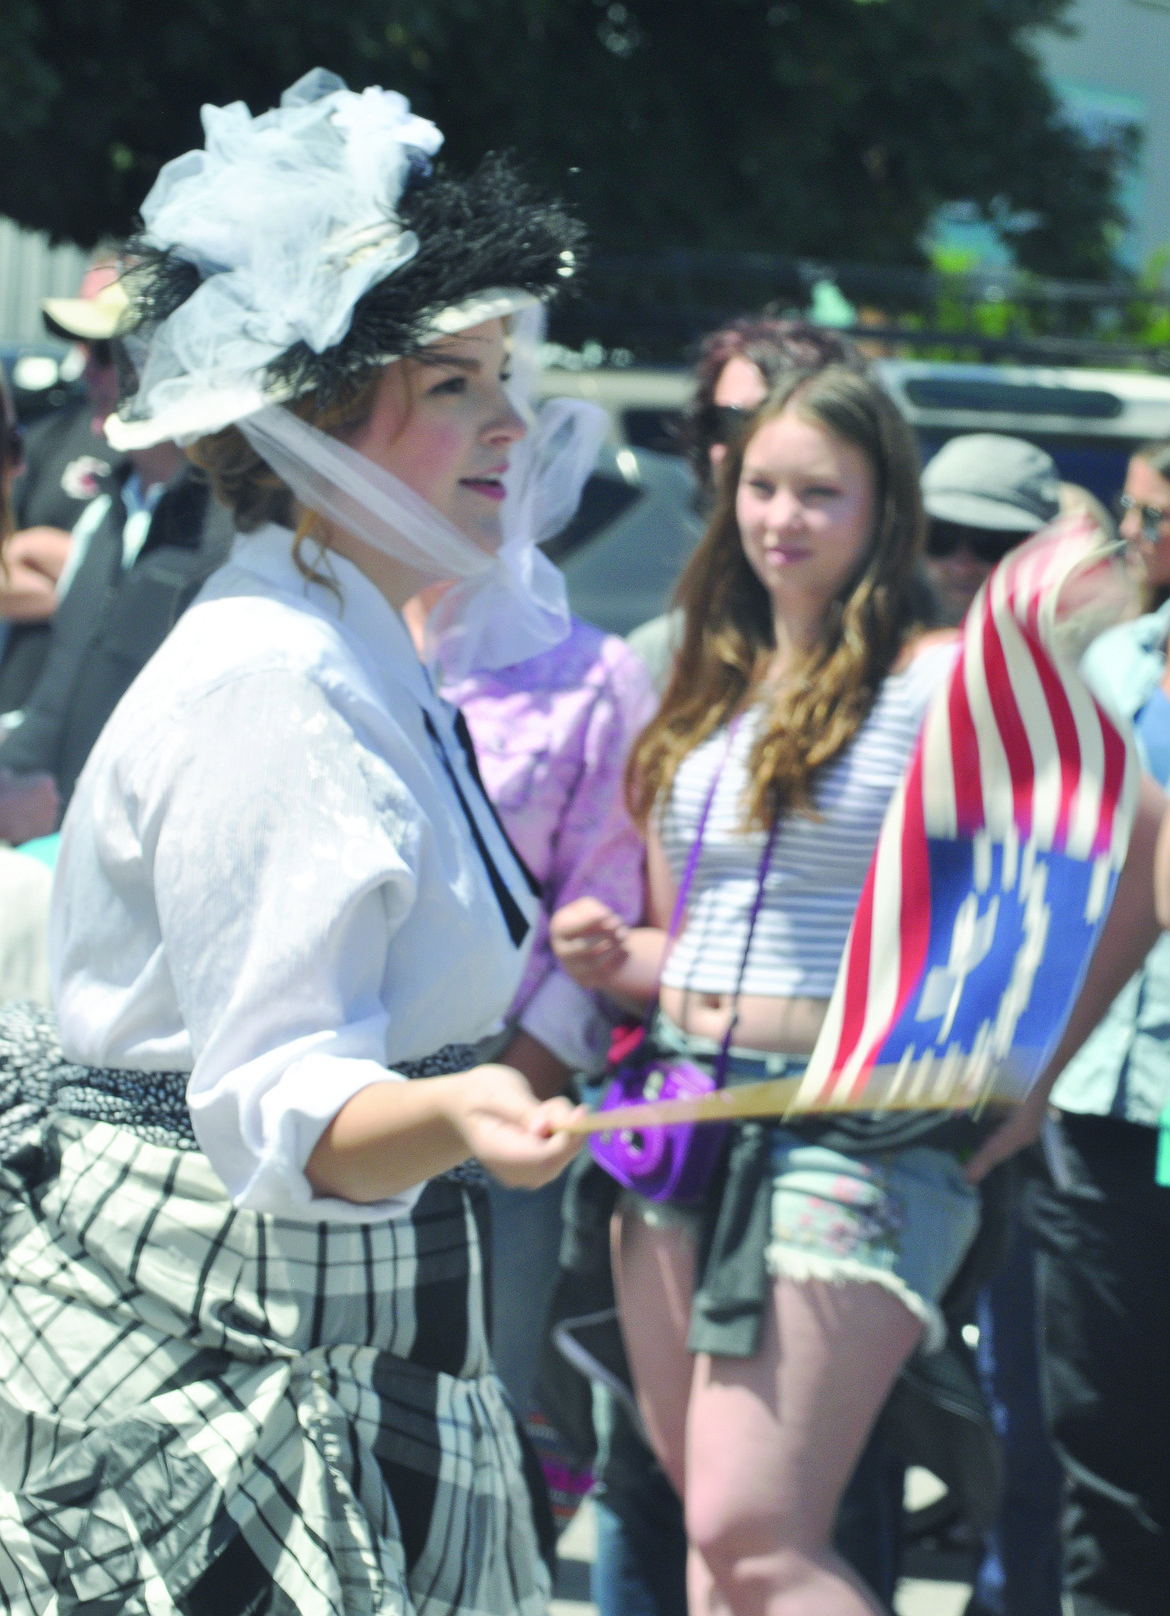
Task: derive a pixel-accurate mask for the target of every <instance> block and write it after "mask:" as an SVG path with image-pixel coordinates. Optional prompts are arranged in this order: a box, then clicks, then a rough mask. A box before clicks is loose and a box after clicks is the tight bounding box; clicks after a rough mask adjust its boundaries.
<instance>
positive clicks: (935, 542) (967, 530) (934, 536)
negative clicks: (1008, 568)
mask: <svg viewBox="0 0 1170 1616" xmlns="http://www.w3.org/2000/svg"><path fill="white" fill-rule="evenodd" d="M1027 537H1028V535H1027V534H1026V533H996V532H992V531H991V530H990V529H988V528H983V527H962V526H960V524H959V523H958V522H939V521H934V522H932V523H931V524H930V532H929V533H928V534H927V538H926V553H927V555H928V556H930V557H931V558H932V560H935V561H945V559H946V558H947V556H952V555H954V554H955V552H956V551H957V550H969V551H970V552H971V554H972V555H973V556H974V557H975V559H976V560H977V561H983V562H986V563H987V564H988V565H989V566H994V565H995V563H996V562H997V561H1002V560H1003V558H1004V556H1005V555H1007V553H1008V551H1009V550H1014V549H1015V547H1016V545H1017V544H1022V543H1023V542H1024V540H1025V539H1026V538H1027Z"/></svg>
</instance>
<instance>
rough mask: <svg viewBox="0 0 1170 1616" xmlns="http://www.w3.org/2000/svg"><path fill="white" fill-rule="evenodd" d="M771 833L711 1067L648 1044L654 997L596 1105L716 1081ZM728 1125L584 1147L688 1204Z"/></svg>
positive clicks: (653, 1197) (699, 836)
mask: <svg viewBox="0 0 1170 1616" xmlns="http://www.w3.org/2000/svg"><path fill="white" fill-rule="evenodd" d="M738 723H739V720H738V719H736V720H735V721H734V722H733V723H732V725H731V727H730V730H729V732H728V736H727V747H726V750H725V751H724V754H723V758H722V760H721V762H720V764H719V767H718V769H717V770H716V771H715V777H714V779H713V780H712V782H711V787H710V789H709V791H708V792H707V797H706V801H705V802H704V803H703V810H702V813H701V814H700V815H699V826H698V830H697V832H696V834H695V840H694V844H693V845H692V847H691V851H690V854H689V856H688V858H687V863H686V868H685V870H684V871H683V878H682V880H681V882H680V883H679V889H678V897H677V899H676V900H675V905H674V913H673V914H672V915H671V918H670V928H669V930H668V931H667V934H666V943H665V946H664V947H663V950H662V961H661V963H660V965H659V967H658V975H659V978H660V979H661V976H662V969H663V966H664V965H665V964H666V956H667V954H668V953H669V952H670V946H671V944H672V943H673V942H674V939H675V938H676V937H677V935H678V933H679V930H680V928H681V926H682V919H683V915H684V913H685V912H686V904H687V898H688V896H689V895H690V890H691V884H692V882H693V881H694V878H695V871H696V870H697V869H698V867H699V858H700V855H701V853H702V850H703V835H704V832H705V831H706V828H707V818H708V816H709V814H710V812H711V804H712V803H713V802H714V800H715V790H716V787H717V786H718V784H719V779H720V776H721V775H722V773H723V768H724V765H725V764H726V762H727V758H728V754H729V753H730V751H731V745H732V741H733V740H734V739H735V731H736V728H737V727H738ZM775 840H776V826H775V825H773V826H772V829H771V830H770V831H769V833H768V839H767V842H766V843H765V846H764V852H763V855H762V857H761V859H760V869H759V875H758V879H757V881H756V896H755V902H754V903H753V905H752V912H751V918H750V920H749V921H748V932H747V940H746V942H745V943H744V950H743V957H742V959H741V960H740V963H739V974H738V977H737V979H736V984H735V999H734V1006H735V1008H733V1011H732V1015H731V1019H730V1020H729V1022H728V1024H727V1031H726V1032H725V1033H724V1035H723V1043H722V1045H721V1046H720V1049H719V1055H718V1057H717V1059H716V1062H715V1070H714V1071H713V1072H705V1071H704V1070H703V1068H702V1067H701V1066H698V1065H696V1064H695V1062H694V1061H692V1060H688V1059H687V1058H686V1056H685V1055H677V1054H663V1053H660V1052H659V1051H656V1050H655V1048H654V1043H653V1039H652V1038H651V1037H650V1025H651V1022H652V1021H653V1018H654V1013H655V1010H656V1008H657V1004H656V1003H655V1004H652V1005H651V1006H650V1009H649V1010H648V1011H647V1014H646V1019H645V1021H644V1022H643V1024H642V1028H641V1037H640V1038H639V1039H638V1042H637V1046H636V1047H635V1048H634V1049H633V1050H632V1051H631V1052H630V1053H629V1054H628V1055H626V1057H625V1059H624V1060H622V1061H621V1062H620V1063H619V1064H618V1065H617V1066H616V1067H615V1068H614V1070H613V1071H612V1072H611V1073H610V1076H609V1082H608V1083H607V1085H606V1088H605V1092H604V1094H603V1095H602V1098H601V1104H600V1106H599V1107H598V1110H599V1111H612V1110H614V1109H616V1108H617V1107H618V1106H627V1105H639V1104H650V1103H651V1102H652V1101H655V1100H685V1099H697V1098H699V1097H700V1096H702V1095H704V1094H711V1093H713V1092H714V1090H716V1089H720V1088H722V1087H723V1083H724V1078H725V1076H726V1072H727V1061H728V1056H729V1054H730V1050H731V1038H732V1034H733V1032H734V1031H735V1023H736V1019H737V1015H738V1004H739V994H740V988H741V987H742V985H743V977H744V971H745V970H746V969H747V961H748V953H749V951H750V950H751V946H752V937H753V935H754V933H755V929H756V921H757V919H758V918H759V913H760V906H761V904H762V903H763V899H764V881H765V879H766V877H767V874H768V866H769V864H770V863H771V859H772V848H773V845H774V843H775ZM729 1127H730V1124H729V1123H726V1122H704V1123H694V1122H679V1123H673V1124H671V1125H670V1126H669V1127H663V1126H656V1127H649V1128H622V1129H615V1130H614V1132H612V1133H597V1134H593V1135H592V1137H591V1138H590V1141H589V1148H590V1150H591V1151H592V1152H593V1156H594V1159H595V1160H596V1161H597V1163H598V1164H599V1166H601V1167H604V1168H605V1171H606V1172H607V1173H608V1174H609V1175H610V1177H611V1178H616V1179H617V1181H618V1183H619V1184H622V1185H624V1186H625V1188H626V1189H629V1190H634V1191H636V1193H637V1194H639V1195H644V1196H645V1197H646V1198H647V1200H650V1201H673V1202H674V1203H675V1204H676V1205H678V1206H693V1205H695V1204H696V1203H697V1202H699V1201H701V1200H702V1199H703V1196H704V1194H705V1193H706V1190H707V1186H708V1184H709V1183H710V1182H711V1177H712V1174H713V1173H714V1171H715V1168H716V1166H717V1165H718V1162H719V1157H720V1153H721V1152H722V1150H723V1146H724V1142H725V1140H726V1138H727V1132H728V1128H729Z"/></svg>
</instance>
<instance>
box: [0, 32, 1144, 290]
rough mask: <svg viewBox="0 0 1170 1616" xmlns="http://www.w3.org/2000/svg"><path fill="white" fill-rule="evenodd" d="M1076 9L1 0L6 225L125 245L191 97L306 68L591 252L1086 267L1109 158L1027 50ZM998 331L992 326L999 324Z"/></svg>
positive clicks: (1098, 258) (191, 114)
mask: <svg viewBox="0 0 1170 1616" xmlns="http://www.w3.org/2000/svg"><path fill="white" fill-rule="evenodd" d="M1067 9H1068V0H945V4H942V3H939V0H799V3H797V0H342V3H338V0H328V3H326V0H295V4H293V5H289V4H288V3H287V0H234V3H232V4H229V3H228V0H167V4H166V5H165V6H162V5H159V4H158V3H157V0H5V5H4V7H3V9H2V10H0V139H2V140H3V142H4V145H5V147H6V149H7V161H5V162H4V163H2V164H0V213H6V214H9V215H11V216H12V217H14V218H16V219H18V220H19V221H20V222H21V223H24V224H27V225H31V226H38V227H42V228H46V229H48V230H50V231H51V232H52V233H53V234H54V235H56V236H57V237H61V238H72V239H75V240H78V241H81V242H90V241H93V240H94V239H95V238H96V237H98V236H99V235H101V234H104V233H108V232H121V231H124V230H125V229H126V228H127V227H128V225H129V224H130V221H131V219H132V216H133V214H134V211H135V209H136V207H137V206H138V204H139V202H140V201H141V198H142V196H143V195H144V193H145V191H146V189H147V188H148V186H149V184H150V183H151V181H152V179H153V178H154V175H155V174H156V173H157V171H158V168H159V165H160V164H161V163H162V162H164V161H165V160H166V159H167V158H169V157H171V156H173V155H175V154H176V153H178V152H180V151H183V150H185V149H187V148H188V147H190V146H191V145H192V144H194V143H196V142H197V141H198V139H199V126H198V107H199V104H200V103H201V102H203V101H208V100H210V101H215V102H222V101H226V100H232V99H236V98H242V99H244V100H246V101H247V102H248V104H249V105H250V106H252V108H253V109H254V110H258V109H260V108H261V107H263V106H266V105H269V104H271V102H272V101H273V99H274V97H275V96H276V95H277V94H278V93H279V91H280V89H281V88H283V87H284V86H285V85H286V84H288V83H289V82H290V81H291V80H292V79H293V78H295V77H296V76H297V75H298V74H299V73H300V72H302V71H304V70H305V69H306V68H308V67H310V66H312V65H314V64H315V63H318V62H320V63H321V64H323V65H326V66H330V67H332V68H334V69H335V70H336V71H338V72H340V73H342V74H343V75H345V77H346V78H347V79H348V80H349V82H350V83H351V85H353V86H354V87H355V88H358V87H361V86H362V85H365V84H370V83H383V84H388V85H393V86H395V87H397V88H400V89H402V90H403V91H405V92H406V93H407V94H408V95H409V96H410V97H411V99H412V101H413V102H414V103H415V105H416V106H417V107H418V108H419V110H420V111H423V112H426V113H428V114H430V115H431V116H433V117H434V118H435V120H436V121H437V122H438V123H439V125H440V127H441V128H442V129H443V130H444V131H445V133H446V135H447V154H448V156H450V157H451V158H452V159H453V160H454V161H456V162H457V163H461V164H466V163H469V162H471V161H473V160H474V159H476V158H477V157H478V156H479V155H480V154H481V153H482V152H483V151H484V150H485V149H487V148H489V147H497V148H498V147H501V146H506V147H511V148H514V149H515V150H517V151H518V152H519V153H521V154H522V156H523V157H524V158H525V160H526V161H527V162H528V163H529V164H530V166H531V167H532V168H533V169H534V170H535V172H536V174H537V175H538V176H539V177H540V178H542V179H543V180H544V181H545V182H546V183H547V184H549V185H550V186H551V187H552V188H555V189H556V190H557V191H559V192H561V193H562V194H567V196H568V197H569V199H570V201H571V202H573V203H574V205H575V206H576V207H577V208H578V209H579V210H580V211H581V212H582V213H583V214H584V215H585V217H586V219H587V220H588V222H589V224H590V226H591V228H592V231H593V234H594V237H595V239H596V241H597V243H598V245H599V247H601V248H603V249H607V250H609V251H611V252H613V251H617V252H647V251H654V250H657V249H659V248H661V247H663V246H676V247H705V248H715V249H719V250H725V251H736V252H739V251H751V250H757V251H769V252H775V253H789V254H796V255H803V256H814V257H822V258H827V259H841V258H848V259H866V260H868V261H870V262H874V263H886V264H897V263H903V264H905V263H913V262H922V252H921V249H920V246H919V242H920V240H921V238H922V235H923V231H924V228H925V226H926V225H927V223H928V221H929V220H930V218H931V216H932V215H933V213H934V212H935V210H936V209H937V208H938V207H939V205H940V204H942V203H945V202H947V201H951V200H959V199H961V200H970V201H973V202H975V203H976V204H977V205H978V206H979V207H980V208H981V209H982V210H983V211H984V212H985V213H986V214H987V216H988V217H989V218H996V219H999V220H1006V221H1007V228H1008V229H1009V230H1010V231H1012V232H1013V235H1012V240H1013V246H1014V249H1015V252H1016V255H1017V258H1018V260H1019V262H1020V263H1022V264H1024V265H1026V266H1028V267H1029V268H1031V269H1033V270H1035V271H1037V272H1040V273H1045V274H1052V273H1059V274H1062V275H1078V276H1092V277H1104V276H1106V275H1108V274H1109V273H1111V271H1112V269H1113V267H1114V265H1113V254H1112V247H1111V243H1112V240H1113V239H1114V237H1115V235H1116V232H1117V230H1118V228H1119V227H1120V226H1122V224H1123V223H1124V221H1123V218H1122V215H1121V213H1120V210H1119V207H1118V204H1117V201H1116V194H1117V184H1116V182H1117V177H1118V169H1119V167H1120V166H1121V165H1122V164H1123V162H1124V160H1125V154H1124V153H1118V152H1115V151H1103V150H1097V149H1093V148H1091V147H1090V146H1089V145H1087V144H1086V142H1085V141H1084V139H1083V138H1082V137H1081V136H1080V135H1079V134H1078V133H1077V132H1076V131H1075V130H1074V129H1073V128H1072V127H1071V126H1069V125H1067V124H1066V123H1064V122H1063V121H1062V120H1061V118H1060V116H1059V109H1058V107H1057V104H1056V101H1055V98H1054V95H1053V92H1052V90H1051V89H1050V88H1049V86H1048V85H1047V83H1046V81H1045V80H1044V78H1043V75H1042V73H1041V71H1040V69H1039V67H1038V65H1037V62H1036V60H1035V57H1034V55H1033V53H1032V48H1031V46H1030V45H1029V43H1028V41H1029V39H1030V37H1031V34H1032V31H1034V30H1035V29H1036V28H1039V27H1051V26H1060V25H1061V22H1062V19H1063V18H1064V16H1065V13H1066V11H1067ZM997 318H998V317H997Z"/></svg>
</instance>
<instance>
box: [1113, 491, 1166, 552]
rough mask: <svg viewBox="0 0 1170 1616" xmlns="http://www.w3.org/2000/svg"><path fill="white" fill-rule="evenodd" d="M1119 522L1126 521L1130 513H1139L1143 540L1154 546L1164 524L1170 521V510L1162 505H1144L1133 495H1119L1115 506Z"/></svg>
mask: <svg viewBox="0 0 1170 1616" xmlns="http://www.w3.org/2000/svg"><path fill="white" fill-rule="evenodd" d="M1113 508H1114V510H1115V512H1116V513H1117V519H1118V521H1119V522H1120V521H1124V519H1125V518H1126V517H1127V516H1128V515H1129V513H1130V511H1137V513H1138V515H1139V517H1140V519H1141V524H1142V538H1143V539H1145V541H1146V543H1147V544H1153V543H1154V541H1155V540H1156V539H1157V537H1158V535H1159V533H1161V531H1162V526H1163V524H1164V523H1165V522H1166V521H1167V520H1170V510H1166V509H1165V507H1164V506H1162V505H1143V504H1142V502H1141V500H1140V499H1134V497H1133V495H1132V494H1118V496H1117V498H1116V500H1115V501H1114V506H1113Z"/></svg>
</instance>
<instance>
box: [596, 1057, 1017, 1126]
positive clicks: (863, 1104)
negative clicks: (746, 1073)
mask: <svg viewBox="0 0 1170 1616" xmlns="http://www.w3.org/2000/svg"><path fill="white" fill-rule="evenodd" d="M1005 1075H1006V1074H1005V1073H1004V1071H1003V1069H1002V1068H1001V1069H1000V1071H999V1072H998V1073H997V1074H996V1076H997V1078H1000V1079H1002V1078H1003V1076H1005ZM904 1078H905V1073H904V1071H903V1069H902V1068H901V1067H898V1066H875V1067H874V1068H873V1069H872V1070H871V1071H870V1072H868V1073H867V1074H866V1082H865V1085H864V1087H863V1089H862V1091H861V1092H860V1093H859V1094H858V1095H856V1096H855V1097H850V1098H848V1099H845V1098H841V1097H834V1098H833V1099H832V1100H831V1101H830V1100H819V1101H818V1102H817V1103H816V1104H815V1105H808V1104H805V1105H801V1106H799V1107H798V1106H797V1104H796V1097H797V1092H798V1090H799V1088H800V1085H801V1081H802V1079H801V1078H799V1077H780V1078H775V1079H773V1080H772V1081H771V1082H767V1083H738V1084H735V1085H734V1086H733V1087H731V1088H724V1089H716V1090H715V1091H714V1092H713V1093H711V1094H704V1095H702V1096H700V1097H699V1098H698V1099H693V1100H653V1101H650V1102H648V1103H647V1104H646V1105H624V1106H618V1107H615V1108H614V1109H613V1110H611V1111H591V1112H590V1113H589V1114H588V1115H587V1116H584V1117H581V1118H579V1119H577V1120H576V1121H573V1122H571V1123H569V1125H568V1127H567V1128H566V1129H565V1132H566V1133H577V1134H593V1133H613V1132H614V1131H615V1129H620V1128H659V1127H664V1126H669V1125H670V1124H671V1123H677V1122H734V1121H737V1120H739V1119H741V1118H744V1117H777V1118H779V1117H786V1116H805V1115H812V1114H814V1113H815V1114H816V1115H818V1116H820V1115H825V1114H828V1113H830V1112H835V1111H837V1112H849V1111H977V1110H981V1109H983V1108H984V1107H986V1106H989V1105H990V1106H1005V1107H1006V1106H1009V1105H1011V1104H1013V1103H1014V1101H1013V1100H1012V1099H1011V1098H1010V1097H1009V1096H1008V1095H1006V1094H1002V1093H1000V1094H991V1093H988V1085H987V1078H986V1075H985V1074H982V1075H981V1079H980V1081H979V1082H978V1083H973V1082H971V1081H967V1082H956V1081H953V1080H952V1081H950V1082H948V1083H947V1084H946V1085H945V1087H942V1086H941V1085H940V1086H939V1088H934V1087H933V1086H926V1087H923V1086H921V1085H918V1084H908V1083H906V1082H905V1081H904Z"/></svg>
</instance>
